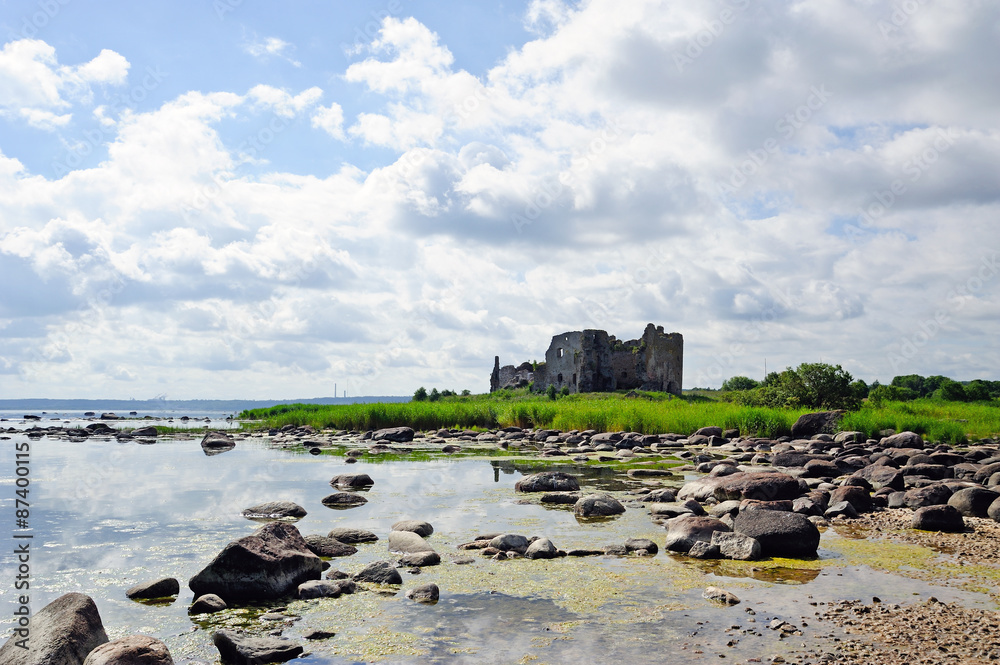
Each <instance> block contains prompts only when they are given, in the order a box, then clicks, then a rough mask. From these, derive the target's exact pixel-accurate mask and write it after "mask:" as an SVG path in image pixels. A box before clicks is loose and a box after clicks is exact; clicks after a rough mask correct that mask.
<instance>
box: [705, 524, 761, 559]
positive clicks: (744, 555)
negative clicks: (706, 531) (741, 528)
mask: <svg viewBox="0 0 1000 665" xmlns="http://www.w3.org/2000/svg"><path fill="white" fill-rule="evenodd" d="M712 545H715V546H716V547H718V548H719V554H721V555H722V556H723V557H725V558H727V559H735V560H737V561H756V560H757V559H759V558H760V557H761V547H760V543H759V542H757V540H756V539H754V538H750V537H749V536H744V535H743V534H741V533H731V532H728V531H715V532H713V533H712Z"/></svg>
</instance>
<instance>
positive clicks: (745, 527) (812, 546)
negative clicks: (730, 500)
mask: <svg viewBox="0 0 1000 665" xmlns="http://www.w3.org/2000/svg"><path fill="white" fill-rule="evenodd" d="M733 531H735V532H736V533H741V534H743V535H744V536H749V537H750V538H754V539H756V540H757V542H759V543H760V547H761V554H762V556H777V557H802V556H810V557H811V556H816V549H817V548H818V547H819V529H817V528H816V525H815V524H813V523H812V522H810V521H809V518H807V517H806V516H805V515H800V514H799V513H790V512H784V511H778V510H753V511H750V512H746V513H740V514H738V515H737V516H736V517H735V518H734V519H733Z"/></svg>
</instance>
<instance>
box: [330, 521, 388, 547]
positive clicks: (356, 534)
mask: <svg viewBox="0 0 1000 665" xmlns="http://www.w3.org/2000/svg"><path fill="white" fill-rule="evenodd" d="M326 535H327V536H329V537H330V538H335V539H336V540H339V541H340V542H342V543H346V544H348V545H354V544H355V543H374V542H376V541H377V540H378V536H376V535H375V534H374V533H372V532H371V531H366V530H365V529H354V528H351V527H344V526H341V527H337V528H336V529H330V533H328V534H326Z"/></svg>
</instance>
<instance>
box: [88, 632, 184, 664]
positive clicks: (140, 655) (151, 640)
mask: <svg viewBox="0 0 1000 665" xmlns="http://www.w3.org/2000/svg"><path fill="white" fill-rule="evenodd" d="M83 665H174V659H173V658H171V657H170V650H169V649H167V645H166V644H164V643H163V642H161V641H160V640H158V639H156V638H155V637H150V636H148V635H129V636H128V637H123V638H121V639H120V640H114V641H112V642H105V643H104V644H102V645H101V646H99V647H97V648H96V649H94V650H93V651H91V652H90V655H88V656H87V660H85V661H83Z"/></svg>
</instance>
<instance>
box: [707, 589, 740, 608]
mask: <svg viewBox="0 0 1000 665" xmlns="http://www.w3.org/2000/svg"><path fill="white" fill-rule="evenodd" d="M701 595H702V597H703V598H705V599H707V600H711V601H713V602H716V603H722V604H723V605H738V604H739V602H740V599H739V598H737V597H736V596H735V595H734V594H733V593H731V592H729V591H726V590H725V589H720V588H719V587H714V586H710V587H708V588H707V589H705V591H704V592H703V593H702V594H701Z"/></svg>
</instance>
